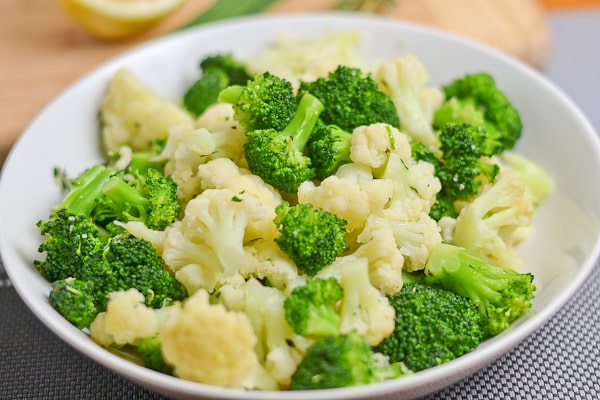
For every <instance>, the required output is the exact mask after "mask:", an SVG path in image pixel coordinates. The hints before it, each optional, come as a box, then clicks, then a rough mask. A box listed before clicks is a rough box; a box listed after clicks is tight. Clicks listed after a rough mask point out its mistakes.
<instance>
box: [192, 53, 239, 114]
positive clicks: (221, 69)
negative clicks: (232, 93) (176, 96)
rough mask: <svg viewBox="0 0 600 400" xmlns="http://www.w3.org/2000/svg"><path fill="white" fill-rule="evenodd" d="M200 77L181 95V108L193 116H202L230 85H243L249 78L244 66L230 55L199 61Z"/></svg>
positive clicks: (218, 55)
mask: <svg viewBox="0 0 600 400" xmlns="http://www.w3.org/2000/svg"><path fill="white" fill-rule="evenodd" d="M200 70H201V71H202V76H200V78H199V79H198V80H196V81H195V82H194V83H193V84H192V85H191V86H190V87H189V88H188V89H187V90H186V92H185V94H184V95H183V106H184V107H185V108H186V109H187V110H188V111H189V112H190V113H191V114H193V115H194V116H199V115H200V114H202V113H203V112H204V111H205V110H206V109H207V108H208V107H209V106H211V105H213V104H215V103H216V102H217V101H218V99H219V93H221V91H223V90H224V89H225V88H227V87H228V86H230V85H243V84H245V83H246V82H247V81H248V80H249V79H250V76H249V75H248V73H247V72H246V65H245V64H244V63H243V62H241V61H238V60H236V59H235V58H234V57H233V55H232V54H231V53H226V54H216V55H210V56H207V57H205V58H204V59H202V61H200Z"/></svg>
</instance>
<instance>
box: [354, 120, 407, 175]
mask: <svg viewBox="0 0 600 400" xmlns="http://www.w3.org/2000/svg"><path fill="white" fill-rule="evenodd" d="M391 153H396V154H398V156H399V157H400V158H401V159H402V160H409V159H410V158H411V148H410V143H409V141H408V138H407V137H406V135H404V134H403V133H401V132H400V131H399V130H398V129H396V128H395V127H393V126H391V125H389V124H384V123H375V124H371V125H365V126H359V127H357V128H355V129H354V131H353V132H352V142H351V144H350V159H351V160H352V161H354V162H355V163H359V164H364V165H368V166H369V167H371V168H372V169H374V170H375V169H377V168H379V167H381V166H382V165H383V164H385V163H386V161H387V160H388V158H389V156H390V154H391Z"/></svg>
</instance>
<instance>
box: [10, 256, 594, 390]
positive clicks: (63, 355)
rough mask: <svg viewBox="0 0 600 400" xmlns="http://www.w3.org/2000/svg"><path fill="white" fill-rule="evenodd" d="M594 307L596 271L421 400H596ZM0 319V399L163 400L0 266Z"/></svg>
mask: <svg viewBox="0 0 600 400" xmlns="http://www.w3.org/2000/svg"><path fill="white" fill-rule="evenodd" d="M599 303H600V266H598V265H597V266H596V268H595V269H594V271H593V273H592V275H591V276H590V277H589V279H588V280H587V281H586V282H585V283H584V285H583V286H582V288H581V289H580V290H579V291H578V292H577V294H576V295H575V296H574V297H573V298H572V299H571V300H570V301H569V302H568V303H567V304H566V305H565V306H564V307H563V308H562V309H561V310H560V311H559V312H558V313H557V314H556V315H555V316H554V317H553V318H552V319H551V320H550V321H549V322H547V323H546V324H545V325H544V326H543V327H542V328H540V329H539V330H538V331H536V332H535V333H533V334H532V335H531V336H529V337H528V338H527V339H526V340H525V341H524V342H523V343H521V344H520V345H519V346H517V347H516V348H515V349H513V350H512V351H510V352H508V353H507V354H505V355H504V356H502V357H501V358H499V359H498V360H496V361H495V362H494V363H492V364H491V365H490V366H488V367H486V368H484V369H482V370H480V371H479V372H477V373H475V374H474V375H472V376H471V377H469V378H467V379H465V380H463V381H461V382H459V383H457V384H455V385H453V386H450V387H448V388H446V389H444V390H442V391H440V392H438V393H435V394H433V395H430V396H428V397H426V399H427V400H442V399H464V400H467V399H511V400H513V399H540V400H551V399H561V400H563V399H585V400H597V399H599V398H600V384H599V382H600V365H599V363H600V335H598V333H599V332H600V320H599V318H598V311H599V310H598V304H599ZM0 317H1V322H0V382H1V383H0V399H6V400H19V399H36V400H45V399H48V400H49V399H53V400H54V399H62V400H71V399H77V400H79V399H129V400H164V399H165V398H164V397H162V396H160V395H158V394H156V393H153V392H151V391H148V390H146V389H144V388H142V387H140V386H138V385H136V384H133V383H131V382H128V381H126V380H125V379H123V378H121V377H120V376H118V375H116V374H114V373H112V372H111V371H109V370H107V369H105V368H104V367H102V366H100V365H98V364H96V363H95V362H93V361H92V360H90V359H89V358H87V357H85V356H84V355H82V354H80V353H78V352H77V351H75V350H74V349H72V348H71V347H70V346H68V345H67V344H66V343H64V342H63V341H62V340H61V339H59V338H58V337H57V336H55V335H54V333H52V332H51V331H49V330H48V329H47V328H46V327H45V326H44V325H43V324H42V323H41V322H40V321H39V320H38V319H37V318H36V317H35V316H34V315H33V313H31V312H30V311H29V309H28V308H27V307H26V305H25V304H24V303H23V301H22V300H21V299H20V297H19V296H18V294H17V292H16V291H15V289H14V288H13V287H12V286H11V284H10V281H9V280H8V277H7V276H6V273H5V271H4V268H3V267H2V265H1V264H0Z"/></svg>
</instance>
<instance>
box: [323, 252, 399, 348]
mask: <svg viewBox="0 0 600 400" xmlns="http://www.w3.org/2000/svg"><path fill="white" fill-rule="evenodd" d="M316 277H317V278H324V279H327V278H330V277H334V278H335V279H337V281H338V282H339V283H340V285H341V286H342V288H343V289H344V298H343V299H342V301H341V306H340V332H342V333H347V332H350V331H352V330H355V331H357V332H358V333H360V334H361V335H363V336H365V337H366V338H367V340H368V341H369V343H370V344H371V345H372V346H376V345H377V344H379V343H380V342H381V341H382V340H383V339H384V338H385V337H386V336H388V335H390V334H391V333H392V332H393V330H394V325H395V317H396V313H395V311H394V308H393V307H392V306H391V305H390V303H389V301H388V298H387V297H386V296H385V295H384V294H383V293H381V292H380V291H379V290H378V289H377V288H375V287H374V286H373V285H372V283H371V280H370V278H369V260H368V259H367V258H366V257H356V256H354V255H349V256H344V257H340V258H338V259H337V260H336V261H334V262H333V263H332V264H331V265H329V266H327V267H325V268H323V269H322V270H321V271H319V273H318V274H317V275H316Z"/></svg>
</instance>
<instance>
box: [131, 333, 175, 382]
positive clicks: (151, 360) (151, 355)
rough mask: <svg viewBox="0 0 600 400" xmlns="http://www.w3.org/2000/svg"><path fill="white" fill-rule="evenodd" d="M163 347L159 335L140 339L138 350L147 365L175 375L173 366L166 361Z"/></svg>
mask: <svg viewBox="0 0 600 400" xmlns="http://www.w3.org/2000/svg"><path fill="white" fill-rule="evenodd" d="M161 347H162V346H161V342H160V337H159V336H158V335H156V336H152V337H148V338H143V339H140V340H139V341H138V343H137V351H138V353H139V354H140V357H141V358H142V362H143V363H144V366H145V367H147V368H150V369H153V370H155V371H158V372H162V373H163V374H167V375H173V366H172V365H171V364H169V363H167V362H166V361H165V358H164V357H163V354H162V350H161Z"/></svg>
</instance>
